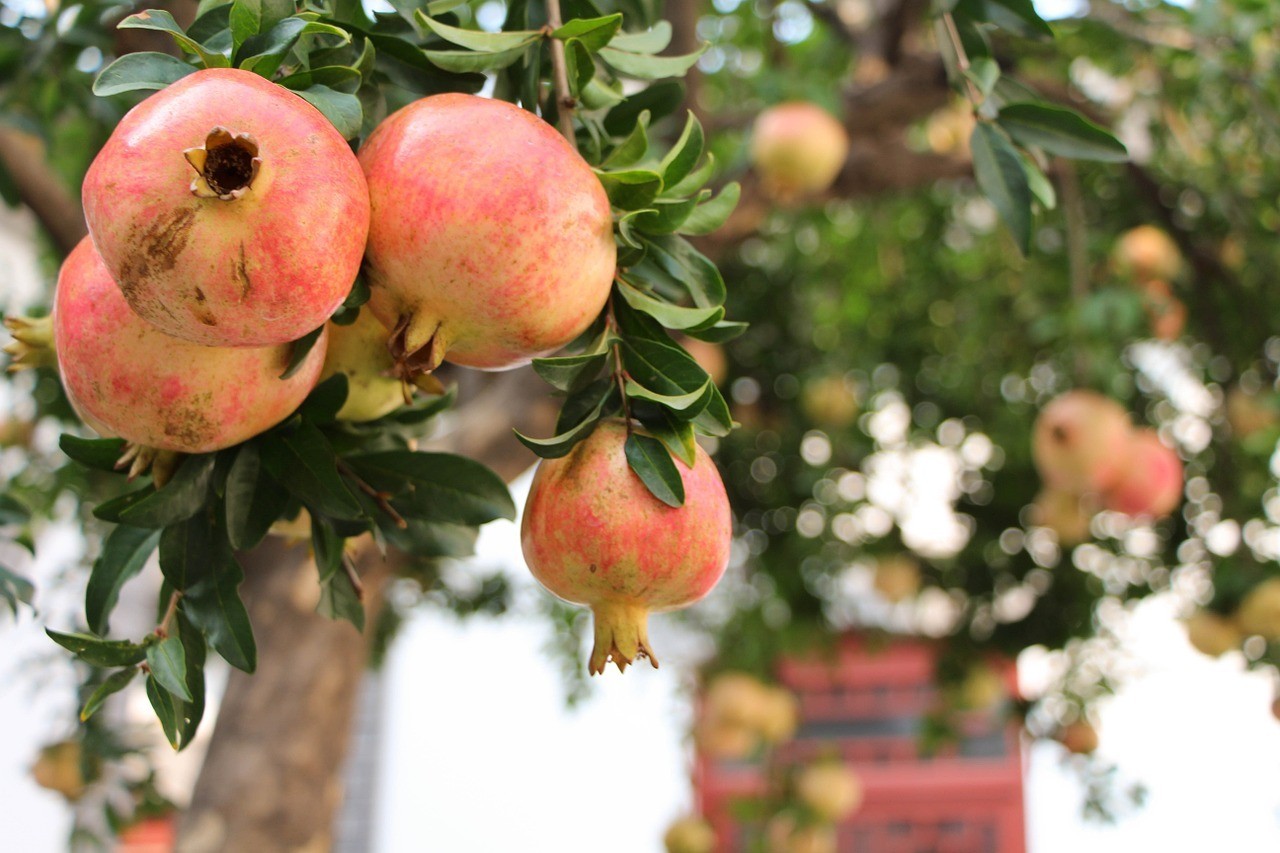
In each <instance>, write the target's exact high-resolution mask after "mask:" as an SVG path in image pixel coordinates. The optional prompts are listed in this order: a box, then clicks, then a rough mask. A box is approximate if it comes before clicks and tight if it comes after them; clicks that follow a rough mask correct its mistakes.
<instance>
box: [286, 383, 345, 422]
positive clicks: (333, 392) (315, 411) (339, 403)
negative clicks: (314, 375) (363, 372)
mask: <svg viewBox="0 0 1280 853" xmlns="http://www.w3.org/2000/svg"><path fill="white" fill-rule="evenodd" d="M347 389H348V381H347V375H346V374H345V373H335V374H333V375H332V376H330V377H329V378H328V379H326V380H325V381H323V382H321V383H320V384H319V385H317V386H316V387H315V388H313V389H312V390H311V393H310V394H308V395H307V399H305V400H303V401H302V405H301V406H299V407H298V414H299V415H301V416H302V418H303V419H304V420H308V421H310V422H311V423H313V424H322V425H323V424H331V423H333V422H334V421H336V420H337V418H338V412H339V411H341V410H342V407H343V405H344V404H345V403H346V402H347Z"/></svg>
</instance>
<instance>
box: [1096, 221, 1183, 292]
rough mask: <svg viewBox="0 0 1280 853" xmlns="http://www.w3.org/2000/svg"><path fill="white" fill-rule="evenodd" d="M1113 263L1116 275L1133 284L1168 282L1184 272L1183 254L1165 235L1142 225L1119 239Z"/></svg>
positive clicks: (1150, 226) (1113, 254)
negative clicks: (1135, 282) (1129, 280)
mask: <svg viewBox="0 0 1280 853" xmlns="http://www.w3.org/2000/svg"><path fill="white" fill-rule="evenodd" d="M1111 262H1112V264H1113V266H1114V267H1115V269H1116V272H1118V273H1119V274H1120V275H1123V276H1127V277H1129V278H1132V279H1133V280H1134V281H1139V282H1142V281H1147V280H1149V279H1153V278H1155V279H1161V280H1164V281H1169V280H1171V279H1175V278H1177V277H1178V273H1179V272H1180V271H1181V269H1182V253H1181V252H1180V251H1179V250H1178V244H1177V243H1175V242H1173V238H1172V237H1170V236H1169V235H1168V234H1166V233H1165V232H1164V231H1162V230H1160V229H1159V228H1157V227H1156V226H1154V225H1139V226H1138V227H1137V228H1130V229H1129V230H1128V231H1126V232H1124V233H1123V234H1121V235H1120V236H1119V237H1118V238H1117V239H1116V244H1115V246H1114V248H1112V250H1111Z"/></svg>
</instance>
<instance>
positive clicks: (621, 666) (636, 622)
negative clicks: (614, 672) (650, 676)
mask: <svg viewBox="0 0 1280 853" xmlns="http://www.w3.org/2000/svg"><path fill="white" fill-rule="evenodd" d="M591 612H592V616H593V618H594V621H595V647H594V648H593V649H592V650H591V660H590V662H589V663H588V665H587V669H588V670H589V671H590V672H591V674H592V675H599V674H601V673H602V672H604V668H605V666H606V665H607V664H608V663H609V661H613V663H614V664H615V665H616V666H617V667H618V671H619V672H626V671H627V667H628V666H629V665H630V664H631V663H633V662H634V661H635V660H636V659H637V658H647V659H648V661H649V663H651V664H653V668H654V669H657V668H658V659H657V658H656V657H654V654H653V650H652V649H650V648H649V624H648V623H649V611H648V609H647V608H646V607H644V606H642V605H639V604H625V603H617V602H610V603H602V604H596V605H595V606H593V607H592V608H591Z"/></svg>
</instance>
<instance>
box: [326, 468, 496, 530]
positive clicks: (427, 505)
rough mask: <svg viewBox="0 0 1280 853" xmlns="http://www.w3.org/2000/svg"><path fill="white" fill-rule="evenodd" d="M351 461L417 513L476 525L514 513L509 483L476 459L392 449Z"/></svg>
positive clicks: (363, 475)
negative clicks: (508, 488) (508, 487)
mask: <svg viewBox="0 0 1280 853" xmlns="http://www.w3.org/2000/svg"><path fill="white" fill-rule="evenodd" d="M347 461H348V464H350V465H351V467H352V468H353V469H355V471H356V472H357V473H358V474H359V475H360V476H361V478H362V479H364V481H365V482H366V483H368V484H369V485H371V486H373V487H374V488H376V489H381V490H384V491H388V492H391V493H392V494H394V495H395V504H396V505H397V506H400V505H403V506H405V507H406V509H407V510H411V511H412V514H413V515H414V516H416V517H420V518H425V519H428V520H431V521H446V522H453V523H455V524H474V525H478V524H485V523H487V522H490V521H495V520H497V519H499V518H506V519H514V518H515V514H516V508H515V504H514V503H513V502H512V500H511V494H510V492H508V491H507V485H506V483H504V482H503V481H502V478H501V477H499V476H498V475H497V474H495V473H493V471H491V470H489V469H488V468H487V467H485V466H484V465H482V464H481V463H479V462H477V461H475V460H474V459H467V458H466V457H463V456H455V455H453V454H450V453H424V452H416V451H409V450H393V451H388V452H384V453H373V454H368V455H364V456H352V457H350V458H349V459H348V460H347Z"/></svg>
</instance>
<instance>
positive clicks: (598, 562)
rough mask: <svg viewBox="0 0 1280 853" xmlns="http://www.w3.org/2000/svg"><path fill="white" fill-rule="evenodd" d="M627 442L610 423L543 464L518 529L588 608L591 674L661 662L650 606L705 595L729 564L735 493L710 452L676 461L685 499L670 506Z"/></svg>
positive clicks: (532, 559) (554, 586)
mask: <svg viewBox="0 0 1280 853" xmlns="http://www.w3.org/2000/svg"><path fill="white" fill-rule="evenodd" d="M626 439H627V427H626V426H625V425H624V424H623V423H622V422H621V421H612V420H611V421H604V422H602V423H601V424H600V425H599V426H597V427H596V429H595V432H593V433H592V434H591V435H590V436H589V437H588V438H586V439H584V440H583V441H581V442H579V443H578V444H577V445H576V446H575V447H574V448H573V450H571V451H570V452H569V454H568V455H567V456H564V457H562V458H560V459H546V460H543V461H542V462H541V463H540V464H539V466H538V471H537V473H536V474H535V475H534V478H533V486H532V487H531V489H530V491H529V501H528V503H527V504H526V505H525V509H524V519H523V522H522V526H521V529H520V539H521V544H522V546H523V548H524V558H525V561H526V562H527V563H528V564H529V568H530V570H531V571H532V572H533V575H534V577H536V578H537V579H538V580H539V581H541V582H542V585H543V586H545V587H546V588H547V589H549V590H551V592H553V593H555V594H556V595H558V596H559V597H560V598H563V599H565V600H566V601H571V602H574V603H576V604H585V605H587V606H589V607H590V608H591V610H592V613H593V614H594V618H595V649H594V651H592V653H591V661H590V665H589V669H590V670H591V672H592V673H593V674H595V673H600V672H603V671H604V667H605V664H606V663H607V662H608V661H610V660H612V661H613V662H614V663H615V664H616V665H617V667H618V669H619V670H625V669H626V668H627V665H628V664H630V663H631V662H632V661H633V660H635V659H636V658H637V657H646V658H648V659H649V660H650V662H652V664H653V665H654V666H655V667H656V666H657V665H658V661H657V658H655V657H654V656H653V651H652V650H651V649H650V648H649V638H648V629H647V622H648V614H649V612H650V611H661V610H674V609H676V608H679V607H684V606H686V605H688V604H692V603H693V602H695V601H697V600H698V599H700V598H702V597H703V596H704V595H706V594H707V593H708V592H710V590H711V588H712V587H713V586H715V584H716V581H718V580H719V579H720V576H721V575H722V574H724V569H725V565H726V564H727V563H728V561H729V540H730V536H731V533H732V528H731V518H730V514H729V499H728V497H727V496H726V495H725V490H724V483H723V482H721V480H720V474H719V472H718V471H717V470H716V466H715V463H714V462H712V461H711V459H710V457H708V456H707V454H706V452H705V451H704V450H702V448H698V451H697V457H696V458H695V461H694V466H693V467H692V468H687V467H685V465H684V463H682V462H676V466H677V468H678V469H679V470H680V476H681V479H682V480H683V481H684V490H685V503H684V506H682V507H680V508H673V507H670V506H667V505H666V504H664V503H662V502H661V501H659V500H658V499H657V498H655V497H654V496H653V495H651V494H650V493H649V491H648V490H647V489H646V488H645V487H644V484H643V483H641V482H640V478H639V477H637V476H636V475H635V473H633V472H632V471H631V469H630V468H629V467H628V466H627V460H626V457H625V456H624V453H623V445H624V443H625V442H626Z"/></svg>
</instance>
